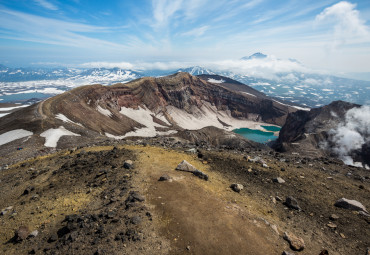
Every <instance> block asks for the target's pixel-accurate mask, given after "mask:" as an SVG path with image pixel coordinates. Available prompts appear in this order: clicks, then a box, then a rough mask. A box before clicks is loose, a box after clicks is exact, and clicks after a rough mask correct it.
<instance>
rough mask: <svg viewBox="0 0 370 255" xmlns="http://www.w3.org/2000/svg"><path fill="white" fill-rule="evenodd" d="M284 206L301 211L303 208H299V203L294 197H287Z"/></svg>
mask: <svg viewBox="0 0 370 255" xmlns="http://www.w3.org/2000/svg"><path fill="white" fill-rule="evenodd" d="M284 204H285V205H286V206H287V207H289V208H291V209H295V210H299V211H300V210H301V207H299V205H298V202H297V200H296V199H295V198H294V197H286V199H285V203H284Z"/></svg>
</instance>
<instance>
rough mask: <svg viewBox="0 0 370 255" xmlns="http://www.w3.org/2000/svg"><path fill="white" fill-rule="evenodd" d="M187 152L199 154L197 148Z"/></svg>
mask: <svg viewBox="0 0 370 255" xmlns="http://www.w3.org/2000/svg"><path fill="white" fill-rule="evenodd" d="M187 152H190V153H193V154H195V153H197V149H196V148H191V149H189V150H187Z"/></svg>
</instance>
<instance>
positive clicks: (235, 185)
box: [230, 183, 244, 192]
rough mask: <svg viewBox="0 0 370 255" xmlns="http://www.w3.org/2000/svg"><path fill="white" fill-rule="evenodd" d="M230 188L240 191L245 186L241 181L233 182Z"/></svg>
mask: <svg viewBox="0 0 370 255" xmlns="http://www.w3.org/2000/svg"><path fill="white" fill-rule="evenodd" d="M230 188H231V189H232V190H233V191H235V192H240V191H241V190H242V189H243V188H244V187H243V185H242V184H239V183H233V184H231V185H230Z"/></svg>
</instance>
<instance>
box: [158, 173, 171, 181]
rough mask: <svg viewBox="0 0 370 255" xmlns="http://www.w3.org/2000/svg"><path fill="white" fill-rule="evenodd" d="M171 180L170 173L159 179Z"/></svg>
mask: <svg viewBox="0 0 370 255" xmlns="http://www.w3.org/2000/svg"><path fill="white" fill-rule="evenodd" d="M169 180H171V177H170V176H169V175H168V174H164V175H162V176H161V177H159V180H158V181H169Z"/></svg>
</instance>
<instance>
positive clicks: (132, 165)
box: [123, 160, 134, 169]
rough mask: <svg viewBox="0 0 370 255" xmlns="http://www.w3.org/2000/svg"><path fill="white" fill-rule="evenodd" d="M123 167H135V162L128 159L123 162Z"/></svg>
mask: <svg viewBox="0 0 370 255" xmlns="http://www.w3.org/2000/svg"><path fill="white" fill-rule="evenodd" d="M123 168H125V169H133V168H134V164H133V163H132V160H126V161H125V162H124V163H123Z"/></svg>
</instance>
